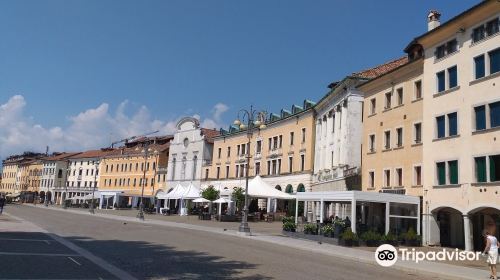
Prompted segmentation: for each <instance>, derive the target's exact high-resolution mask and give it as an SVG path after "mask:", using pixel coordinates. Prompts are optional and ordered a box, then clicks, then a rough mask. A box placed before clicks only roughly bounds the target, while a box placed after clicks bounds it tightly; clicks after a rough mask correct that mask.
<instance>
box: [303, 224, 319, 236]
mask: <svg viewBox="0 0 500 280" xmlns="http://www.w3.org/2000/svg"><path fill="white" fill-rule="evenodd" d="M316 230H317V226H316V224H305V225H304V233H305V234H316Z"/></svg>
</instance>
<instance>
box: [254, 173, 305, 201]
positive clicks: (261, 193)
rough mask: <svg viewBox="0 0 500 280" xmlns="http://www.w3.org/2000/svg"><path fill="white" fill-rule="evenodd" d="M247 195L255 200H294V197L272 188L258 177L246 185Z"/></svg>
mask: <svg viewBox="0 0 500 280" xmlns="http://www.w3.org/2000/svg"><path fill="white" fill-rule="evenodd" d="M248 195H249V196H251V197H255V198H278V199H295V195H291V194H288V193H284V192H282V191H280V190H277V189H275V188H273V187H272V186H271V185H269V184H268V183H266V182H265V181H264V180H262V178H261V177H260V176H256V177H255V178H253V179H252V180H251V181H250V182H249V183H248Z"/></svg>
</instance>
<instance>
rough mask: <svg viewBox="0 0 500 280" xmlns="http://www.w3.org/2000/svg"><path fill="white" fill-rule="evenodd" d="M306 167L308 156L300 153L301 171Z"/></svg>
mask: <svg viewBox="0 0 500 280" xmlns="http://www.w3.org/2000/svg"><path fill="white" fill-rule="evenodd" d="M305 169H306V156H305V155H300V171H304V170H305Z"/></svg>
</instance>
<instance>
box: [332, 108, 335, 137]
mask: <svg viewBox="0 0 500 280" xmlns="http://www.w3.org/2000/svg"><path fill="white" fill-rule="evenodd" d="M332 133H335V113H333V114H332Z"/></svg>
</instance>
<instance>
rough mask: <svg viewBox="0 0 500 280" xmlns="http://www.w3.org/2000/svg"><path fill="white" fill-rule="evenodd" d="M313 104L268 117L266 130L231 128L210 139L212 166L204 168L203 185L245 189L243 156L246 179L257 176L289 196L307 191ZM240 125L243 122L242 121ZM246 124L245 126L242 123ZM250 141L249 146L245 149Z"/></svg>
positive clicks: (311, 150)
mask: <svg viewBox="0 0 500 280" xmlns="http://www.w3.org/2000/svg"><path fill="white" fill-rule="evenodd" d="M313 106H314V103H312V102H310V101H307V100H306V101H304V104H303V106H297V105H294V106H292V108H291V111H288V110H285V109H283V110H281V113H280V114H279V115H278V114H271V115H270V116H269V117H268V119H267V121H266V126H267V127H266V128H265V129H262V130H258V129H255V130H254V132H253V134H251V135H249V134H248V133H247V130H240V129H239V128H238V127H236V126H231V127H230V129H229V131H225V130H222V131H221V135H220V136H218V137H215V138H214V148H213V157H212V159H213V160H212V162H211V163H209V164H206V165H205V181H206V182H207V184H214V185H221V186H223V187H228V188H231V189H232V188H234V187H236V186H240V187H244V186H245V172H246V168H247V165H248V163H247V155H248V154H249V155H250V160H249V164H250V169H249V176H250V177H254V176H256V175H260V176H261V177H262V178H263V179H264V180H265V181H266V182H267V183H269V184H270V185H272V186H275V187H276V189H279V190H282V191H284V192H288V193H293V192H297V191H311V189H310V187H311V175H312V170H313V155H314V134H315V132H314V111H313ZM242 122H244V120H242ZM245 124H246V123H245ZM249 137H250V146H248V142H249Z"/></svg>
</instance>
